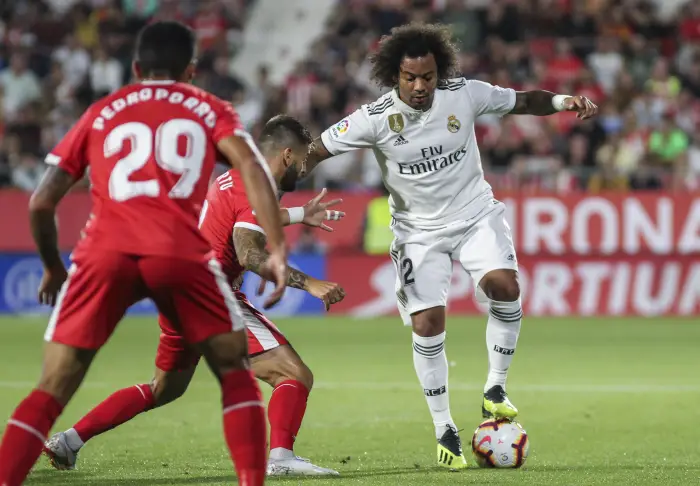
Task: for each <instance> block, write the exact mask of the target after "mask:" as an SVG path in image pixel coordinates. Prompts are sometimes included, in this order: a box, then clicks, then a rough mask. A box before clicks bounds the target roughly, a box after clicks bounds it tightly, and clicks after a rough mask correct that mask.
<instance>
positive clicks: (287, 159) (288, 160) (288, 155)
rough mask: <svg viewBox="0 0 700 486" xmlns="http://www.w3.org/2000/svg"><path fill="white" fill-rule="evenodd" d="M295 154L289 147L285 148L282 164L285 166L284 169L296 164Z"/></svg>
mask: <svg viewBox="0 0 700 486" xmlns="http://www.w3.org/2000/svg"><path fill="white" fill-rule="evenodd" d="M293 155H294V154H293V153H292V149H290V148H289V147H287V148H285V149H284V150H283V151H282V163H283V164H284V168H285V169H286V168H288V167H289V166H290V165H292V164H294V158H293Z"/></svg>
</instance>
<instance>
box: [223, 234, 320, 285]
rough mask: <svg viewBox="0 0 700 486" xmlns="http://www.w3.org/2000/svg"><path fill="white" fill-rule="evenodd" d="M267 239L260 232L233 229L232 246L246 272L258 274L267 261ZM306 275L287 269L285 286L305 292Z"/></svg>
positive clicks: (307, 279) (307, 277) (307, 278)
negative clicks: (287, 275)
mask: <svg viewBox="0 0 700 486" xmlns="http://www.w3.org/2000/svg"><path fill="white" fill-rule="evenodd" d="M266 244H267V238H266V237H265V235H264V234H263V233H261V232H260V231H255V230H251V229H246V228H233V246H234V247H235V249H236V255H238V260H239V261H240V262H241V265H243V267H244V268H245V269H246V270H249V271H251V272H253V273H256V274H259V271H260V267H261V266H262V265H263V264H264V263H265V261H267V259H268V257H269V256H270V254H269V253H268V251H267V250H266V249H265V245H266ZM309 279H311V277H309V276H308V275H306V274H305V273H303V272H300V271H299V270H296V269H294V268H291V267H290V268H289V277H288V278H287V286H288V287H292V288H295V289H301V290H307V291H308V285H307V284H308V281H309Z"/></svg>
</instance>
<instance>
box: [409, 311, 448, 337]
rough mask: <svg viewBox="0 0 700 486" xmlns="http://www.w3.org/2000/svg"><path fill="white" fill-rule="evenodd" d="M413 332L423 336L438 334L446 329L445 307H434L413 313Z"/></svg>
mask: <svg viewBox="0 0 700 486" xmlns="http://www.w3.org/2000/svg"><path fill="white" fill-rule="evenodd" d="M411 322H412V324H413V332H415V333H416V334H418V335H419V336H422V337H432V336H437V335H438V334H441V333H442V332H444V331H445V308H444V307H433V308H432V309H426V310H424V311H419V312H416V313H414V314H411Z"/></svg>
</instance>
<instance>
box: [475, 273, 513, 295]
mask: <svg viewBox="0 0 700 486" xmlns="http://www.w3.org/2000/svg"><path fill="white" fill-rule="evenodd" d="M481 288H482V289H483V290H484V293H485V294H486V295H487V296H488V298H489V299H491V300H496V301H498V302H515V301H516V300H518V299H519V298H520V282H519V280H518V273H517V272H514V271H511V270H508V271H499V270H497V271H495V272H491V273H490V274H487V275H486V276H485V277H484V279H483V280H482V284H481Z"/></svg>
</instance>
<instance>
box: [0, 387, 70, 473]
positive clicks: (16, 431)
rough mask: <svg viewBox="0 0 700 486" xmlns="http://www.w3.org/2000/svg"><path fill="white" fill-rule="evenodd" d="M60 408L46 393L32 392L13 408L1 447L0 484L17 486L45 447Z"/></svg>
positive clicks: (59, 413)
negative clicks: (47, 436)
mask: <svg viewBox="0 0 700 486" xmlns="http://www.w3.org/2000/svg"><path fill="white" fill-rule="evenodd" d="M62 411H63V405H61V404H60V403H58V402H57V401H56V399H55V398H54V397H53V396H51V395H49V394H48V393H46V392H43V391H40V390H34V391H32V392H31V393H30V394H29V396H28V397H27V398H25V399H24V401H23V402H22V403H20V404H19V406H18V407H17V408H16V409H15V413H14V414H12V418H10V420H9V421H8V422H7V428H6V429H5V434H4V435H3V438H2V445H0V485H2V486H20V485H21V484H22V482H23V481H24V480H25V479H26V477H27V475H28V474H29V471H30V470H31V469H32V466H33V465H34V463H35V462H36V460H37V459H38V458H39V455H40V454H41V451H42V450H43V448H44V441H45V440H46V435H47V434H48V433H49V431H50V430H51V427H53V424H54V422H56V419H57V418H58V416H59V415H61V412H62Z"/></svg>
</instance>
